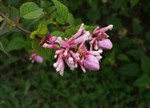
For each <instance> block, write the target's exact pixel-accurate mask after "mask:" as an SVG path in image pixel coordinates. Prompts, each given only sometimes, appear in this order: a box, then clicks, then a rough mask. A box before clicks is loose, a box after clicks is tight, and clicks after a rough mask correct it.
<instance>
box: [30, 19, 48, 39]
mask: <svg viewBox="0 0 150 108" xmlns="http://www.w3.org/2000/svg"><path fill="white" fill-rule="evenodd" d="M47 33H48V28H47V23H46V21H45V20H42V21H41V22H40V23H39V25H38V28H37V30H35V31H33V32H32V33H31V34H30V38H31V39H34V38H35V36H38V37H45V36H46V34H47Z"/></svg>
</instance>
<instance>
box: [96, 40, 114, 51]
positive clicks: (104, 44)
mask: <svg viewBox="0 0 150 108" xmlns="http://www.w3.org/2000/svg"><path fill="white" fill-rule="evenodd" d="M98 46H99V47H100V48H102V49H108V50H110V49H112V47H113V44H112V42H111V41H110V40H109V39H103V40H101V41H98Z"/></svg>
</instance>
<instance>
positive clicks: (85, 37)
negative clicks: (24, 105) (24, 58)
mask: <svg viewBox="0 0 150 108" xmlns="http://www.w3.org/2000/svg"><path fill="white" fill-rule="evenodd" d="M112 28H113V26H112V25H109V26H107V27H104V28H101V29H100V28H99V27H96V28H95V29H94V31H93V33H90V32H89V31H87V30H85V28H84V24H81V26H80V28H79V29H78V31H77V32H76V33H75V34H74V35H72V37H71V38H69V39H67V38H65V39H62V38H61V37H56V36H51V35H50V34H48V35H47V36H46V37H45V38H43V39H42V40H41V42H40V45H41V46H43V47H44V48H50V49H55V50H56V51H55V55H54V58H55V59H56V62H55V63H54V64H53V66H54V68H55V69H56V71H57V72H59V74H60V75H61V76H63V74H64V69H65V65H67V66H68V67H69V68H70V69H71V70H74V69H76V68H77V67H80V68H81V69H82V71H83V72H86V70H91V71H97V70H99V69H100V60H101V58H102V56H101V54H102V52H103V49H108V50H110V49H111V48H112V46H113V45H112V42H111V41H110V40H109V39H108V35H107V34H106V33H105V32H106V31H108V30H111V29H112ZM86 43H89V44H90V48H89V49H88V46H86V45H87V44H86ZM36 56H37V57H36ZM31 58H32V60H34V61H36V62H38V63H40V62H43V59H42V58H41V59H40V57H38V55H36V54H33V55H32V57H31Z"/></svg>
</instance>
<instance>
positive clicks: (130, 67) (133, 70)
mask: <svg viewBox="0 0 150 108" xmlns="http://www.w3.org/2000/svg"><path fill="white" fill-rule="evenodd" d="M118 72H119V73H121V74H123V75H127V76H134V75H136V74H137V73H138V72H139V66H138V65H137V64H136V63H129V64H127V65H124V66H123V67H121V68H120V69H119V71H118Z"/></svg>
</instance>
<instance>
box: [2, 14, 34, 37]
mask: <svg viewBox="0 0 150 108" xmlns="http://www.w3.org/2000/svg"><path fill="white" fill-rule="evenodd" d="M0 16H1V17H3V19H4V20H10V19H9V18H8V17H7V16H6V15H4V14H3V13H2V12H0ZM10 21H11V22H12V23H14V24H15V27H16V28H17V29H19V30H20V31H22V32H24V33H27V34H30V33H31V32H30V31H28V30H26V29H24V28H22V27H21V26H19V25H18V24H16V23H15V22H14V21H12V20H10Z"/></svg>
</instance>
